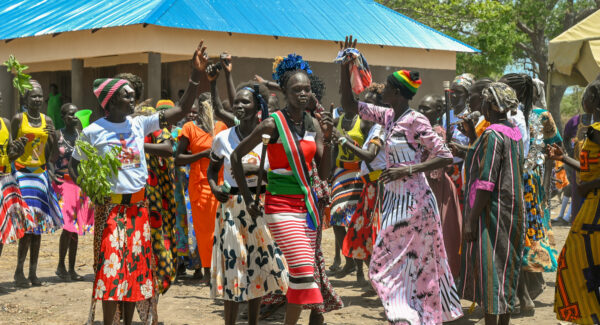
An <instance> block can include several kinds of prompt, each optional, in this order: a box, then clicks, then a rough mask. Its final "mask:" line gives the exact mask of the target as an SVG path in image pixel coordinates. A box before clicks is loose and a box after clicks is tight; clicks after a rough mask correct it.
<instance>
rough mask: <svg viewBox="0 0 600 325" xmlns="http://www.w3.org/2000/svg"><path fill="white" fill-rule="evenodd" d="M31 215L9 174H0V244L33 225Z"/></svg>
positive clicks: (20, 235) (14, 238)
mask: <svg viewBox="0 0 600 325" xmlns="http://www.w3.org/2000/svg"><path fill="white" fill-rule="evenodd" d="M33 225H34V222H33V217H32V216H31V214H30V213H29V210H28V209H27V203H25V201H24V200H23V197H22V196H21V190H19V184H17V181H16V180H15V178H14V177H13V176H12V175H11V174H4V175H0V244H8V243H11V242H13V241H15V240H17V239H19V238H21V237H23V235H24V234H25V231H26V230H28V229H29V228H31V227H33Z"/></svg>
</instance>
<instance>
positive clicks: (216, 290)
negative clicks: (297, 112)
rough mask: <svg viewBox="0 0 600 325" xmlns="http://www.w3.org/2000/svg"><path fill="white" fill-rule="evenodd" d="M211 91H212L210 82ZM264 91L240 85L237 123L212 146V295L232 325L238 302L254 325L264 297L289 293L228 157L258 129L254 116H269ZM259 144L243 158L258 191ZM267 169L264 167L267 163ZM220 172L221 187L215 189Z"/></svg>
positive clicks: (277, 257)
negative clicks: (245, 304)
mask: <svg viewBox="0 0 600 325" xmlns="http://www.w3.org/2000/svg"><path fill="white" fill-rule="evenodd" d="M211 88H213V89H214V88H216V84H215V82H214V81H213V82H211ZM268 96H269V93H268V90H267V88H266V87H264V86H258V85H252V84H250V83H246V84H242V85H240V86H239V87H238V91H237V92H236V94H235V97H234V100H233V111H234V114H235V117H236V119H237V120H239V121H240V122H239V125H238V126H235V127H233V128H230V129H227V130H225V131H223V132H221V133H219V134H218V135H217V136H216V137H215V140H214V142H213V145H212V151H211V156H210V157H211V161H210V165H209V167H208V172H207V174H208V181H209V184H210V187H211V190H212V192H213V194H214V195H215V197H216V198H217V199H218V200H219V201H220V202H221V203H220V204H219V208H218V209H217V217H216V222H215V241H214V244H213V254H212V262H211V282H210V289H211V290H210V296H211V298H215V299H224V300H225V324H235V323H236V320H237V316H238V307H239V303H240V302H246V301H247V302H248V303H249V307H248V323H249V324H258V317H259V308H260V302H261V298H262V296H264V295H266V294H269V293H274V294H283V293H285V292H286V291H287V287H288V284H287V270H286V269H285V264H284V261H283V254H282V253H281V251H280V250H279V248H278V247H277V246H276V245H275V243H274V241H273V239H272V238H271V233H270V232H269V229H268V228H267V224H266V222H265V220H264V219H263V218H256V219H255V218H252V216H251V215H250V214H249V213H248V211H247V210H246V204H245V202H244V198H243V196H242V195H241V194H240V192H239V187H238V186H237V183H236V181H235V179H234V178H233V175H232V174H231V153H232V152H233V150H235V148H236V147H237V146H238V145H239V143H240V142H241V141H242V140H243V139H244V138H246V137H247V136H248V135H250V133H251V132H252V131H253V130H254V129H255V128H256V126H257V125H258V114H257V113H261V116H262V119H265V118H267V116H268V114H269V113H268V107H267V102H266V100H265V99H266V98H268ZM212 98H213V106H214V107H215V109H216V110H219V109H221V105H222V104H221V100H220V99H219V97H218V96H215V97H212ZM261 152H262V143H261V144H259V145H258V146H256V147H255V148H254V149H253V150H252V151H251V152H249V153H248V154H247V155H245V156H244V157H243V158H242V163H243V164H244V169H245V172H246V173H247V174H248V175H252V176H248V177H246V181H247V182H248V185H249V186H250V189H251V190H252V192H253V194H254V195H260V193H256V190H257V185H258V178H257V177H256V173H257V172H258V168H259V164H260V160H261V159H266V157H261ZM265 166H266V165H265ZM221 168H223V171H224V181H225V182H226V183H227V184H229V186H228V187H230V188H228V187H227V186H226V187H225V188H224V187H222V186H219V185H218V176H219V171H220V170H221Z"/></svg>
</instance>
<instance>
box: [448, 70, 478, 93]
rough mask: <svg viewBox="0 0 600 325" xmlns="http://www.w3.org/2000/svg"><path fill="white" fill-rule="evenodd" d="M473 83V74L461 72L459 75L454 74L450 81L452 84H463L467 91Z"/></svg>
mask: <svg viewBox="0 0 600 325" xmlns="http://www.w3.org/2000/svg"><path fill="white" fill-rule="evenodd" d="M474 83H475V76H474V75H472V74H470V73H463V74H461V75H459V76H456V78H454V80H453V81H452V86H463V87H465V89H466V90H467V91H469V89H470V88H471V86H473V84H474Z"/></svg>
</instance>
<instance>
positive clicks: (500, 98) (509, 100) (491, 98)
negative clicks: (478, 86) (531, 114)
mask: <svg viewBox="0 0 600 325" xmlns="http://www.w3.org/2000/svg"><path fill="white" fill-rule="evenodd" d="M481 96H482V97H483V100H484V101H486V102H489V103H492V104H493V105H492V109H493V110H495V111H497V112H500V113H508V112H511V113H513V114H515V113H516V112H517V107H519V100H518V99H517V94H516V93H515V90H514V89H512V88H511V87H509V86H508V85H507V84H505V83H502V82H492V83H491V84H490V85H489V86H488V87H486V88H485V89H484V90H483V91H482V92H481Z"/></svg>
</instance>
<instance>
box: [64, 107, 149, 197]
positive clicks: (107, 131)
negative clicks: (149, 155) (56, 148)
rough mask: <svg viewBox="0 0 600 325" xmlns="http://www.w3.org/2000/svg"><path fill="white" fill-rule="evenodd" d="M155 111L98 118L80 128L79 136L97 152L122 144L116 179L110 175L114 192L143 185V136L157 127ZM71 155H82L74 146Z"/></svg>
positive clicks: (145, 176) (133, 190) (126, 191)
mask: <svg viewBox="0 0 600 325" xmlns="http://www.w3.org/2000/svg"><path fill="white" fill-rule="evenodd" d="M159 129H160V126H159V120H158V114H154V115H151V116H136V117H133V118H132V117H130V116H128V117H127V119H126V120H125V121H124V122H121V123H113V122H109V121H107V120H106V119H105V118H101V119H99V120H97V121H96V122H94V123H92V124H90V125H89V126H88V127H86V128H85V129H83V131H82V132H81V134H80V136H79V139H80V140H83V141H85V142H88V143H90V144H91V145H92V146H94V147H95V148H96V149H98V153H99V154H100V155H105V154H106V153H108V152H109V151H110V150H111V149H112V148H113V147H116V146H120V147H121V148H122V150H121V154H120V155H119V160H120V161H121V168H120V169H119V174H118V175H117V178H116V179H114V178H113V179H110V182H111V184H112V186H111V191H112V192H113V193H115V194H132V193H136V192H138V191H139V190H141V189H143V188H144V187H145V186H146V181H147V179H148V168H147V167H146V159H145V154H144V137H145V136H146V135H148V134H150V133H151V132H154V131H156V130H159ZM73 159H77V160H83V159H86V157H85V154H83V152H81V153H80V152H79V150H77V148H76V149H75V150H74V151H73Z"/></svg>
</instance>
